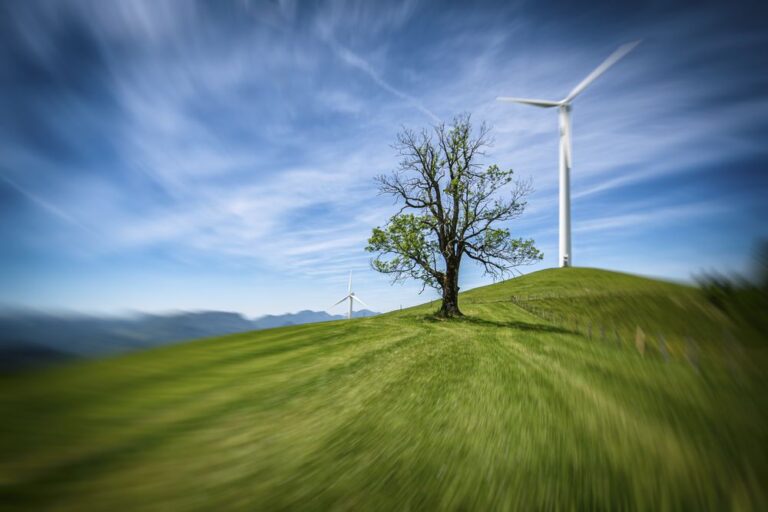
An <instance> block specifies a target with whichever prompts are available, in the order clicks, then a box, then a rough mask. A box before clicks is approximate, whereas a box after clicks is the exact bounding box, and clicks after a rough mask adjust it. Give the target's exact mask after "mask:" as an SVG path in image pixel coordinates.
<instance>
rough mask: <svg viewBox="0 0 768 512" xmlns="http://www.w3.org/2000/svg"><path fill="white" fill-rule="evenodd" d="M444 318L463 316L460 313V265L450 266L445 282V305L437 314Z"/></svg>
mask: <svg viewBox="0 0 768 512" xmlns="http://www.w3.org/2000/svg"><path fill="white" fill-rule="evenodd" d="M437 314H438V315H439V316H441V317H444V318H451V317H455V316H462V313H461V311H459V269H458V265H451V264H449V265H448V268H447V269H446V272H445V278H444V281H443V304H442V306H440V311H439V312H438V313H437Z"/></svg>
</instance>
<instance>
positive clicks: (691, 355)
mask: <svg viewBox="0 0 768 512" xmlns="http://www.w3.org/2000/svg"><path fill="white" fill-rule="evenodd" d="M685 353H686V357H687V359H688V362H689V363H690V364H691V366H693V368H694V369H695V370H696V372H697V373H698V371H699V349H698V347H697V346H696V342H695V341H694V340H693V338H691V337H690V336H686V337H685Z"/></svg>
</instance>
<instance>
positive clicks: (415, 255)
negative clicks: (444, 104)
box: [366, 114, 542, 317]
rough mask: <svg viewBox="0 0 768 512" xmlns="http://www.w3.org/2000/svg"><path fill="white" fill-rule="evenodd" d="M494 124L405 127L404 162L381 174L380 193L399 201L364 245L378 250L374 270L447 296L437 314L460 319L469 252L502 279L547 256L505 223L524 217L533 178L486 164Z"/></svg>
mask: <svg viewBox="0 0 768 512" xmlns="http://www.w3.org/2000/svg"><path fill="white" fill-rule="evenodd" d="M489 131H490V130H489V128H488V127H487V126H486V125H485V124H482V125H481V126H480V127H479V129H478V130H477V131H475V130H473V128H472V124H471V122H470V116H469V115H468V114H464V115H461V116H458V117H457V118H455V119H454V122H453V126H450V127H447V126H446V125H445V124H439V125H437V126H434V127H433V130H432V131H431V132H430V131H429V130H426V129H425V130H422V131H421V132H419V133H416V132H414V131H411V130H404V131H402V132H401V133H400V134H398V136H397V142H396V144H395V145H394V148H395V150H396V151H397V152H398V156H399V157H400V158H401V161H400V165H399V167H398V169H397V170H395V171H394V172H393V173H392V174H391V175H380V176H377V177H376V181H377V182H378V184H379V189H380V191H381V192H382V193H383V194H389V195H392V196H394V197H395V200H396V201H397V202H399V203H401V204H402V207H401V208H400V210H399V212H398V213H397V214H395V215H394V216H393V217H391V218H390V219H389V222H388V223H387V224H386V225H385V226H384V227H383V228H382V227H377V228H374V229H373V233H372V235H371V237H370V239H369V240H368V246H367V247H366V250H367V251H369V252H372V253H376V256H375V258H374V259H373V260H372V261H371V265H372V266H373V268H374V269H375V270H377V271H379V272H382V273H384V274H389V275H391V276H392V278H393V282H397V281H403V280H405V279H407V278H413V279H416V280H418V281H421V283H422V285H423V286H422V291H423V290H424V288H425V287H426V286H430V287H432V288H434V289H436V290H437V291H439V292H440V293H441V294H442V306H441V308H440V311H439V312H438V315H440V316H443V317H454V316H460V315H461V311H460V310H459V302H458V294H459V269H460V268H461V261H462V258H463V257H464V256H467V257H468V258H470V259H472V260H474V261H476V262H479V263H480V264H481V265H482V267H483V269H484V272H485V273H486V274H488V275H491V276H493V277H494V278H498V277H503V276H505V275H506V274H507V273H508V272H510V271H511V270H512V269H514V268H515V267H517V266H519V265H525V264H530V263H534V262H536V261H539V260H541V259H542V254H541V253H540V252H539V250H538V249H536V247H534V245H533V244H534V242H533V240H523V239H522V238H513V237H512V235H511V234H510V231H509V229H508V228H506V227H503V226H502V223H504V222H506V221H510V220H512V219H515V218H517V217H519V216H520V215H522V213H523V211H524V210H525V206H526V202H525V198H526V196H528V194H530V192H531V191H532V187H531V184H530V181H519V180H514V181H513V178H512V175H513V171H512V170H511V169H510V170H503V169H501V168H500V167H499V166H497V165H490V166H487V167H484V166H482V165H481V164H480V163H479V162H478V160H479V159H480V158H482V157H484V156H486V154H485V149H486V148H487V147H489V145H490V143H491V141H490V137H489Z"/></svg>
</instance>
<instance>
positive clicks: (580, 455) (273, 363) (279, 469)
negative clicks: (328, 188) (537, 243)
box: [0, 269, 768, 511]
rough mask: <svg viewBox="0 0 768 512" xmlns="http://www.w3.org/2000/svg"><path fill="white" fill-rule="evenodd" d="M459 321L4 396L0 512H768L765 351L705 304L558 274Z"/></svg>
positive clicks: (513, 286)
mask: <svg viewBox="0 0 768 512" xmlns="http://www.w3.org/2000/svg"><path fill="white" fill-rule="evenodd" d="M513 299H514V300H513ZM461 307H462V309H463V311H464V312H465V314H466V315H467V317H466V318H463V319H460V320H457V321H438V320H434V319H432V318H431V317H430V316H429V313H430V312H431V311H432V310H433V309H434V306H433V305H424V306H420V307H417V308H412V309H408V310H403V311H398V312H395V313H391V314H387V315H382V316H380V317H376V318H370V319H361V320H354V321H351V322H347V321H342V322H331V323H324V324H315V325H303V326H297V327H288V328H281V329H273V330H269V331H260V332H254V333H247V334H241V335H234V336H226V337H222V338H217V339H210V340H201V341H195V342H190V343H186V344H182V345H177V346H172V347H165V348H161V349H156V350H152V351H148V352H143V353H138V354H133V355H129V356H123V357H119V358H115V359H110V360H103V361H95V362H88V363H78V364H75V365H71V366H67V367H62V368H58V369H51V370H47V371H41V372H33V373H27V374H19V375H13V376H4V377H2V378H0V418H2V419H1V420H0V421H1V422H2V429H3V432H2V436H0V486H1V490H0V493H1V494H0V504H1V506H2V507H4V508H8V509H24V510H77V511H81V510H111V511H114V510H200V511H212V510H284V509H317V510H327V509H337V510H424V509H444V510H470V509H472V510H539V509H558V510H561V509H604V510H619V509H645V510H728V509H733V510H760V509H762V510H766V509H768V497H767V494H766V481H768V480H767V478H766V477H767V476H768V434H767V433H766V432H767V429H768V427H767V426H768V423H767V422H766V420H768V385H766V382H767V379H766V376H765V369H766V364H765V363H766V345H765V344H764V343H763V341H764V340H762V339H760V335H759V334H758V335H756V334H755V333H751V332H749V331H746V330H742V329H740V328H738V327H736V326H733V325H729V323H728V321H727V320H726V319H725V318H724V317H722V316H721V315H719V313H718V312H717V311H716V310H714V309H712V308H711V307H710V306H708V305H707V303H706V302H705V301H703V299H702V298H701V296H700V295H699V294H698V292H697V291H696V290H694V289H691V288H687V287H683V286H679V285H674V284H668V283H660V282H657V281H652V280H647V279H641V278H637V277H633V276H627V275H622V274H616V273H609V272H604V271H598V270H589V269H565V270H548V271H542V272H537V273H535V274H531V275H528V276H525V277H522V278H518V279H514V280H510V281H507V282H505V283H501V284H498V285H493V286H488V287H483V288H479V289H475V290H471V291H469V292H467V293H464V294H462V297H461ZM601 327H602V330H604V331H605V332H606V333H610V335H609V334H606V337H605V339H603V338H602V337H601V335H600V332H601V329H600V328H601ZM638 327H640V328H641V329H642V330H643V331H644V332H645V333H646V334H647V335H648V338H647V349H646V351H645V353H644V355H641V354H640V353H639V352H638V350H637V348H636V346H635V340H634V336H635V333H636V332H637V328H638ZM590 330H591V332H592V338H591V339H590V338H588V337H587V336H586V333H587V332H588V331H590ZM615 333H618V334H619V337H618V340H617V339H616V338H615ZM658 333H663V334H665V337H666V338H667V339H668V344H669V348H670V350H669V358H668V360H665V358H664V353H663V352H662V351H661V349H660V348H659V346H658V344H657V340H656V339H655V336H656V335H657V334H658ZM724 336H730V337H731V338H733V340H735V341H733V340H732V341H729V342H724V339H723V337H724ZM686 339H690V340H693V341H692V343H693V345H685V343H686V342H685V340H686ZM688 343H689V344H690V343H691V342H688ZM687 346H695V349H696V351H697V356H696V357H695V358H692V357H691V355H690V353H689V349H687V348H686V347H687ZM687 350H688V351H687ZM691 361H693V362H691Z"/></svg>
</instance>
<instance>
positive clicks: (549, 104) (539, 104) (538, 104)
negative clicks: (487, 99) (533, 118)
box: [496, 96, 560, 108]
mask: <svg viewBox="0 0 768 512" xmlns="http://www.w3.org/2000/svg"><path fill="white" fill-rule="evenodd" d="M496 101H503V102H506V103H522V104H524V105H533V106H534V107H542V108H551V107H559V106H560V102H559V101H548V100H531V99H527V98H510V97H509V96H499V97H498V98H496Z"/></svg>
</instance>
